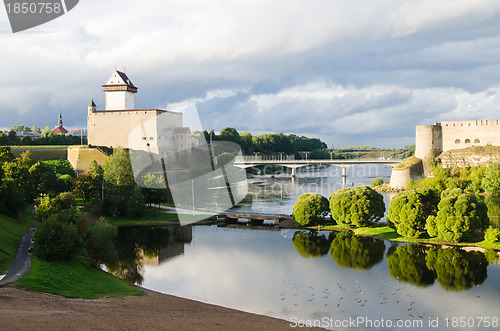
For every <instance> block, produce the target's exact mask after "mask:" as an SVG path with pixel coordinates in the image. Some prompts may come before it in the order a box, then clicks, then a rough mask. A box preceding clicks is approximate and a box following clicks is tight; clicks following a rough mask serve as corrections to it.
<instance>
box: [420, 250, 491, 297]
mask: <svg viewBox="0 0 500 331" xmlns="http://www.w3.org/2000/svg"><path fill="white" fill-rule="evenodd" d="M425 261H426V265H427V268H429V269H430V270H433V271H435V272H436V274H437V280H438V282H439V284H441V286H442V287H443V288H444V289H445V290H447V291H463V290H466V289H469V288H471V287H472V286H474V285H480V284H482V283H483V282H484V280H485V279H486V267H487V266H488V261H486V258H485V256H484V254H483V253H481V252H466V251H464V250H461V249H459V248H445V249H442V248H431V249H430V250H429V252H428V253H427V256H426V258H425Z"/></svg>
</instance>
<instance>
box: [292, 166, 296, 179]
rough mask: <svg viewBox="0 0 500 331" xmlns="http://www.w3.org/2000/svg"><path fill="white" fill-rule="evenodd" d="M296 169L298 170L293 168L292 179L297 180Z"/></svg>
mask: <svg viewBox="0 0 500 331" xmlns="http://www.w3.org/2000/svg"><path fill="white" fill-rule="evenodd" d="M295 169H296V168H292V179H295Z"/></svg>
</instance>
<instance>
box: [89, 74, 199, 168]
mask: <svg viewBox="0 0 500 331" xmlns="http://www.w3.org/2000/svg"><path fill="white" fill-rule="evenodd" d="M102 90H103V91H104V93H105V98H106V99H105V108H104V110H97V107H96V104H95V103H94V100H92V101H91V102H90V104H89V106H88V115H87V130H88V143H89V144H90V145H94V146H107V147H111V148H114V147H124V148H131V149H134V150H143V151H147V152H150V153H155V154H161V157H167V158H168V157H169V156H170V155H173V154H174V153H176V152H178V151H179V150H183V149H188V148H190V147H191V130H190V129H189V128H187V127H183V121H182V113H178V112H173V111H168V110H162V109H135V99H134V97H135V94H136V93H137V87H136V86H134V84H133V83H132V81H131V80H130V79H129V78H128V77H127V75H126V74H125V73H124V72H121V71H118V70H115V71H114V72H113V73H112V74H111V77H110V78H109V79H108V81H107V82H106V84H104V85H102Z"/></svg>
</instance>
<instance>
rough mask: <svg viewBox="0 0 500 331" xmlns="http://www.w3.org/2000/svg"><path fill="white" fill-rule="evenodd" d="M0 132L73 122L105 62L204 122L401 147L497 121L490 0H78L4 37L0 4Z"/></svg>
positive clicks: (164, 104)
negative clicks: (424, 134) (441, 126)
mask: <svg viewBox="0 0 500 331" xmlns="http://www.w3.org/2000/svg"><path fill="white" fill-rule="evenodd" d="M0 45H1V46H0V47H1V52H0V60H1V61H0V63H1V70H0V116H1V117H0V118H1V119H0V127H1V128H10V127H11V126H12V125H13V124H25V125H28V126H32V125H37V126H39V127H42V128H43V127H45V126H47V125H49V126H51V127H53V126H55V125H56V124H57V116H58V113H59V112H61V113H62V114H63V120H64V125H65V127H67V128H70V129H72V128H80V127H84V126H86V113H87V105H88V103H89V101H90V99H91V98H94V100H95V102H96V103H97V107H98V109H103V108H104V93H103V92H102V91H101V85H102V84H104V83H105V82H106V81H107V79H108V78H109V76H110V75H111V73H112V71H113V70H114V68H115V67H116V68H118V69H119V70H123V69H124V68H126V69H125V71H126V73H127V75H128V76H129V77H130V79H131V80H132V81H133V82H134V84H135V85H136V86H138V87H139V93H138V94H137V95H136V98H135V99H136V107H137V108H161V109H176V108H178V107H181V106H184V105H188V104H195V105H196V107H197V109H198V112H199V115H200V118H201V121H202V124H203V126H204V128H205V129H208V130H210V129H211V128H214V129H215V130H216V131H219V130H221V129H222V128H224V127H227V126H231V127H234V128H236V129H237V130H238V131H250V132H251V133H253V134H259V133H263V132H283V133H295V134H299V135H306V136H314V137H319V138H321V139H322V140H324V141H325V142H327V143H328V145H329V146H330V147H332V146H333V147H342V146H350V145H371V146H381V147H402V146H403V145H406V144H412V143H414V136H415V125H418V124H432V123H434V122H439V121H442V120H464V119H498V118H500V114H499V113H500V2H499V1H498V0H474V1H470V0H440V1H435V0H407V1H403V0H374V1H362V0H351V1H345V0H307V1H305V0H231V1H225V0H218V1H216V0H197V1H194V0H179V1H177V0H142V1H131V0H106V1H98V0H84V1H80V3H79V4H78V5H77V6H76V7H75V8H74V9H73V10H71V11H70V12H68V13H67V14H66V15H64V16H62V17H60V18H58V19H56V20H54V21H51V22H49V23H47V24H44V25H41V26H39V27H35V28H33V29H30V30H27V31H25V32H19V33H16V34H13V33H12V32H11V30H10V25H9V21H8V18H7V15H6V11H5V9H3V8H2V9H0Z"/></svg>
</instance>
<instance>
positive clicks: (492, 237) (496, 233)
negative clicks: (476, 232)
mask: <svg viewBox="0 0 500 331" xmlns="http://www.w3.org/2000/svg"><path fill="white" fill-rule="evenodd" d="M499 239H500V230H499V229H497V228H494V227H492V226H491V225H490V227H489V228H488V229H486V232H485V233H484V240H486V241H487V242H490V243H496V242H497V241H498V240H499Z"/></svg>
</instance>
